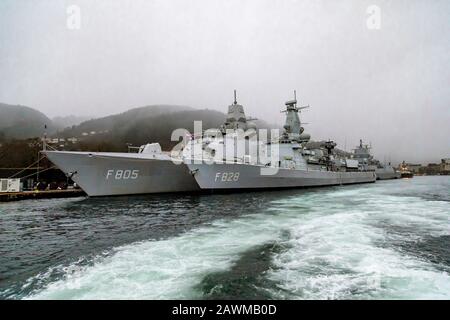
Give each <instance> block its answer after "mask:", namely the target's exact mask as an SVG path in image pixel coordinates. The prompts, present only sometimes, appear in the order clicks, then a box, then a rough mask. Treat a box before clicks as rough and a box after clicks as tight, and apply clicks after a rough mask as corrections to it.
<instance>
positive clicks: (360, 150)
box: [353, 140, 401, 180]
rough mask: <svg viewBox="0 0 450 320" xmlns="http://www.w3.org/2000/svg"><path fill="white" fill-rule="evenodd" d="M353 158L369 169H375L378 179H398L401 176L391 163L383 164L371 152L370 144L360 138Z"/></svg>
mask: <svg viewBox="0 0 450 320" xmlns="http://www.w3.org/2000/svg"><path fill="white" fill-rule="evenodd" d="M353 158H354V159H356V160H358V162H359V164H360V165H361V166H363V167H364V168H365V170H368V171H375V174H376V175H377V180H388V179H398V178H400V177H401V175H400V172H397V171H396V170H395V169H394V167H392V166H391V164H390V163H388V164H383V163H381V162H380V161H379V160H376V159H374V157H373V156H372V155H371V154H370V146H369V145H367V144H363V141H362V140H359V146H357V147H356V148H355V149H354V150H353Z"/></svg>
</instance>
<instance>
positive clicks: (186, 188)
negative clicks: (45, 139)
mask: <svg viewBox="0 0 450 320" xmlns="http://www.w3.org/2000/svg"><path fill="white" fill-rule="evenodd" d="M240 107H241V109H239V110H237V109H236V107H234V106H233V107H229V108H228V114H227V117H226V120H225V122H224V124H223V125H222V128H238V127H239V126H241V124H242V123H244V124H245V126H246V127H252V128H256V125H255V124H254V123H253V122H251V121H250V120H249V119H247V118H246V117H245V113H244V110H243V108H242V106H240ZM196 141H198V140H196V139H194V140H192V141H190V142H189V143H190V144H194V143H196ZM183 150H184V149H182V150H181V151H180V152H178V153H170V152H163V151H162V150H161V146H160V145H159V143H149V144H146V145H142V146H141V147H140V148H139V150H138V152H137V153H127V152H78V151H50V150H45V151H43V153H44V154H45V155H46V156H47V157H48V158H49V160H50V161H51V162H53V163H54V164H55V165H56V166H57V167H58V168H59V169H60V170H61V171H63V172H64V173H65V174H66V175H67V176H68V177H70V178H71V179H72V180H73V181H74V182H76V183H77V184H78V185H79V186H80V187H81V188H82V189H83V190H84V191H85V192H86V193H87V195H88V196H90V197H96V196H111V195H132V194H148V193H166V192H195V191H200V187H199V186H198V184H197V182H196V181H195V179H194V177H193V176H192V175H191V174H190V171H189V169H188V167H187V166H186V165H185V164H184V163H183V162H182V157H181V154H182V153H183V152H184V151H183Z"/></svg>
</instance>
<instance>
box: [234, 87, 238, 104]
mask: <svg viewBox="0 0 450 320" xmlns="http://www.w3.org/2000/svg"><path fill="white" fill-rule="evenodd" d="M234 104H237V99H236V89H235V90H234Z"/></svg>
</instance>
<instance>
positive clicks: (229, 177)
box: [214, 172, 240, 182]
mask: <svg viewBox="0 0 450 320" xmlns="http://www.w3.org/2000/svg"><path fill="white" fill-rule="evenodd" d="M239 175H240V173H239V172H217V173H216V177H215V179H214V181H222V182H232V181H238V180H239Z"/></svg>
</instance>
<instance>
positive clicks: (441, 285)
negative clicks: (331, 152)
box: [0, 176, 450, 299]
mask: <svg viewBox="0 0 450 320" xmlns="http://www.w3.org/2000/svg"><path fill="white" fill-rule="evenodd" d="M0 297H1V298H7V299H21V298H26V299H108V298H115V299H140V298H142V299H170V298H181V299H220V298H222V299H228V298H238V299H239V298H243V299H426V298H437V299H449V298H450V177H443V176H442V177H415V178H413V179H408V180H393V181H381V182H377V183H375V184H366V185H357V186H343V187H330V188H319V189H311V190H308V189H299V190H288V191H271V192H251V193H236V194H215V195H159V196H157V195H148V196H137V197H115V198H99V199H95V198H93V199H90V198H87V199H84V198H78V199H63V200H62V199H54V200H30V201H21V202H14V203H7V204H1V205H0Z"/></svg>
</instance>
